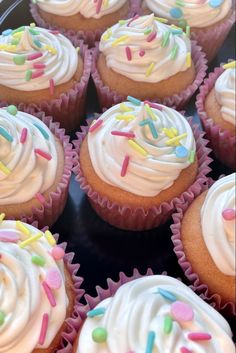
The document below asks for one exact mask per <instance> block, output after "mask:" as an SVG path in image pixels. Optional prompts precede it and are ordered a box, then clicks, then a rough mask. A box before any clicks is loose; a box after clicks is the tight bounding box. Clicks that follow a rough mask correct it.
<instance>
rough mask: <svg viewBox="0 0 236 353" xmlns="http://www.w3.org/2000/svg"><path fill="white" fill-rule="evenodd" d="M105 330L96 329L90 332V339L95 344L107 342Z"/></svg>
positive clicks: (101, 328)
mask: <svg viewBox="0 0 236 353" xmlns="http://www.w3.org/2000/svg"><path fill="white" fill-rule="evenodd" d="M107 336H108V334H107V330H106V329H105V328H103V327H97V328H95V329H94V330H93V332H92V339H93V341H94V342H96V343H104V342H106V340H107Z"/></svg>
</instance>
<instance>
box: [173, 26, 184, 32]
mask: <svg viewBox="0 0 236 353" xmlns="http://www.w3.org/2000/svg"><path fill="white" fill-rule="evenodd" d="M171 28H173V29H181V31H182V28H180V27H178V26H175V25H171Z"/></svg>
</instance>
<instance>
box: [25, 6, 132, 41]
mask: <svg viewBox="0 0 236 353" xmlns="http://www.w3.org/2000/svg"><path fill="white" fill-rule="evenodd" d="M29 6H30V12H31V15H32V16H33V19H34V20H35V22H36V23H37V25H38V26H39V27H43V28H47V29H50V30H58V31H60V32H61V34H63V35H64V36H66V37H68V38H69V39H71V38H72V39H74V40H81V39H82V40H83V41H84V42H85V43H86V44H88V46H89V47H93V46H94V44H95V42H97V41H99V40H100V38H101V36H102V34H103V32H104V31H105V30H106V29H107V28H102V29H97V30H96V31H74V30H66V29H64V28H63V27H59V26H56V25H51V24H50V23H48V22H46V21H45V20H44V19H43V18H42V17H41V16H40V13H39V11H38V6H37V4H33V3H32V2H31V3H30V5H29ZM138 9H139V1H138V0H130V12H129V14H128V16H127V17H128V18H131V17H133V16H134V15H135V14H136V13H137V12H138Z"/></svg>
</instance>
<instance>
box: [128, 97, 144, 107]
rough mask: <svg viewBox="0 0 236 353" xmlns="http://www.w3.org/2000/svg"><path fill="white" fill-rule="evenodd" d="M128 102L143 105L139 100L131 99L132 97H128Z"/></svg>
mask: <svg viewBox="0 0 236 353" xmlns="http://www.w3.org/2000/svg"><path fill="white" fill-rule="evenodd" d="M127 100H128V101H129V102H131V103H133V104H134V105H141V103H142V102H141V101H140V100H139V99H137V98H134V97H131V96H128V97H127Z"/></svg>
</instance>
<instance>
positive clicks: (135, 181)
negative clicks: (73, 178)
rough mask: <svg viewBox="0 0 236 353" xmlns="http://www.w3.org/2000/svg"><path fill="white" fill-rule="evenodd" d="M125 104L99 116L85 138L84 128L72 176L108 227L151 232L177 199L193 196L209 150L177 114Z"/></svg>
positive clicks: (202, 176) (135, 102)
mask: <svg viewBox="0 0 236 353" xmlns="http://www.w3.org/2000/svg"><path fill="white" fill-rule="evenodd" d="M128 100H129V101H127V102H125V103H121V104H118V105H116V106H114V107H112V108H110V109H109V110H107V111H106V112H105V113H104V114H102V115H101V116H100V118H99V119H97V120H96V121H95V122H94V123H93V124H92V125H91V126H90V128H89V129H88V134H87V136H85V135H86V129H83V132H82V133H78V135H77V136H78V141H77V142H75V146H76V150H77V152H78V155H79V156H78V162H79V163H78V165H77V166H76V168H75V173H76V174H77V180H78V181H79V182H80V185H81V187H82V189H83V190H85V191H86V193H87V194H88V196H89V199H90V202H91V204H92V206H93V207H94V209H95V211H96V212H97V213H98V214H99V215H100V216H101V217H102V218H103V219H104V220H106V221H107V222H108V223H110V224H112V225H115V226H117V227H118V228H123V229H131V230H142V229H150V228H154V227H155V226H157V225H159V224H160V223H162V222H164V221H165V220H166V218H168V216H169V215H170V214H171V212H172V211H173V210H174V205H175V202H176V201H177V200H178V199H179V198H183V199H184V200H185V201H186V202H187V198H188V193H189V192H190V191H192V192H193V194H195V192H196V190H197V189H198V187H199V186H200V184H201V182H203V183H204V182H205V181H206V174H207V173H208V171H209V169H208V166H207V164H209V159H208V158H207V154H208V150H205V148H204V142H203V141H202V140H201V138H200V136H199V133H198V132H196V131H195V129H194V131H192V128H191V126H190V125H189V123H188V121H187V119H186V118H185V117H184V116H182V115H181V114H180V113H179V112H177V111H176V110H174V109H172V108H168V107H165V106H163V105H157V104H154V103H150V102H148V101H145V102H141V101H139V100H138V99H136V98H133V97H128ZM195 139H196V141H195ZM200 150H201V152H200ZM196 152H197V153H196ZM199 153H201V155H199ZM199 157H200V160H199ZM205 163H206V164H205ZM199 176H200V181H199ZM194 184H195V186H193V185H194ZM196 184H197V185H198V187H197V189H196ZM200 189H201V187H200Z"/></svg>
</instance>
